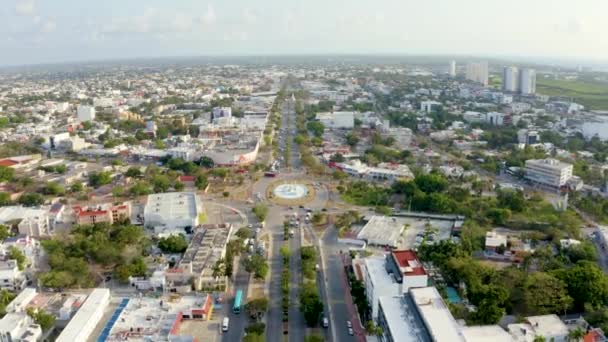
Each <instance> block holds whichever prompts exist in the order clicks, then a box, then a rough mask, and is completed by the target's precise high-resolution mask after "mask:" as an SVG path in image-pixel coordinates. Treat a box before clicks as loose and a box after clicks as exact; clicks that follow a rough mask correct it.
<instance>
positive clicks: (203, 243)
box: [180, 224, 232, 277]
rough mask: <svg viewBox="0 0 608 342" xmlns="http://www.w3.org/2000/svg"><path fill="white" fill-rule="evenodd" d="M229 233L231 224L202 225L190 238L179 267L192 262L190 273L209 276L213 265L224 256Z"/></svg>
mask: <svg viewBox="0 0 608 342" xmlns="http://www.w3.org/2000/svg"><path fill="white" fill-rule="evenodd" d="M231 231H232V225H231V224H219V225H215V224H205V225H202V226H201V228H199V229H197V231H196V232H195V233H194V235H193V236H192V240H191V241H190V244H189V245H188V249H187V250H186V252H185V253H184V256H183V258H182V260H180V267H185V265H186V264H188V263H190V262H192V272H194V273H197V274H200V275H201V276H202V277H205V276H211V273H212V270H211V268H212V267H213V264H215V262H216V261H217V260H219V259H220V258H222V257H223V256H224V253H225V249H226V244H227V243H228V238H229V237H230V233H231Z"/></svg>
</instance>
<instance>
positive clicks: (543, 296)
mask: <svg viewBox="0 0 608 342" xmlns="http://www.w3.org/2000/svg"><path fill="white" fill-rule="evenodd" d="M523 291H524V301H525V303H526V306H527V313H528V314H531V315H546V314H551V313H562V312H565V311H566V310H568V309H569V308H570V307H571V306H572V298H571V297H570V296H569V295H568V292H567V290H566V284H564V282H563V281H561V280H560V279H558V278H556V277H554V276H552V275H550V274H547V273H544V272H535V273H532V274H530V275H528V277H527V278H526V280H525V281H524V284H523Z"/></svg>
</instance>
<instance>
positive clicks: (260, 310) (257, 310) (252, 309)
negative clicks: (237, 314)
mask: <svg viewBox="0 0 608 342" xmlns="http://www.w3.org/2000/svg"><path fill="white" fill-rule="evenodd" d="M245 310H247V313H248V314H249V316H250V317H255V318H256V319H260V318H262V316H264V313H265V312H266V311H267V310H268V298H267V297H260V298H256V299H252V300H250V301H249V302H248V303H247V304H245Z"/></svg>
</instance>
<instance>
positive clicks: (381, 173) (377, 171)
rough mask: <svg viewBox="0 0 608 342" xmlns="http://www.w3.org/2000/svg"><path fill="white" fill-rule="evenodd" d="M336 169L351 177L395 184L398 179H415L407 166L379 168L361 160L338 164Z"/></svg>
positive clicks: (391, 165)
mask: <svg viewBox="0 0 608 342" xmlns="http://www.w3.org/2000/svg"><path fill="white" fill-rule="evenodd" d="M336 167H337V168H338V169H340V170H342V171H344V172H345V173H347V174H348V175H349V176H351V177H357V178H361V179H367V180H370V181H389V182H393V181H395V180H398V179H404V180H409V179H413V178H414V174H413V173H412V171H410V168H409V167H408V166H407V165H405V164H394V163H380V164H378V166H375V167H372V166H368V165H366V164H364V163H362V162H361V161H359V160H353V161H350V162H348V163H337V164H336Z"/></svg>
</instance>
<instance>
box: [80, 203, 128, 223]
mask: <svg viewBox="0 0 608 342" xmlns="http://www.w3.org/2000/svg"><path fill="white" fill-rule="evenodd" d="M74 214H75V216H76V223H78V224H85V225H86V224H95V223H106V222H107V223H110V224H112V223H114V222H117V221H119V220H123V219H130V218H131V204H130V203H128V202H125V203H123V204H120V205H111V204H101V205H97V206H95V207H87V208H83V207H80V206H75V207H74Z"/></svg>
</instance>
